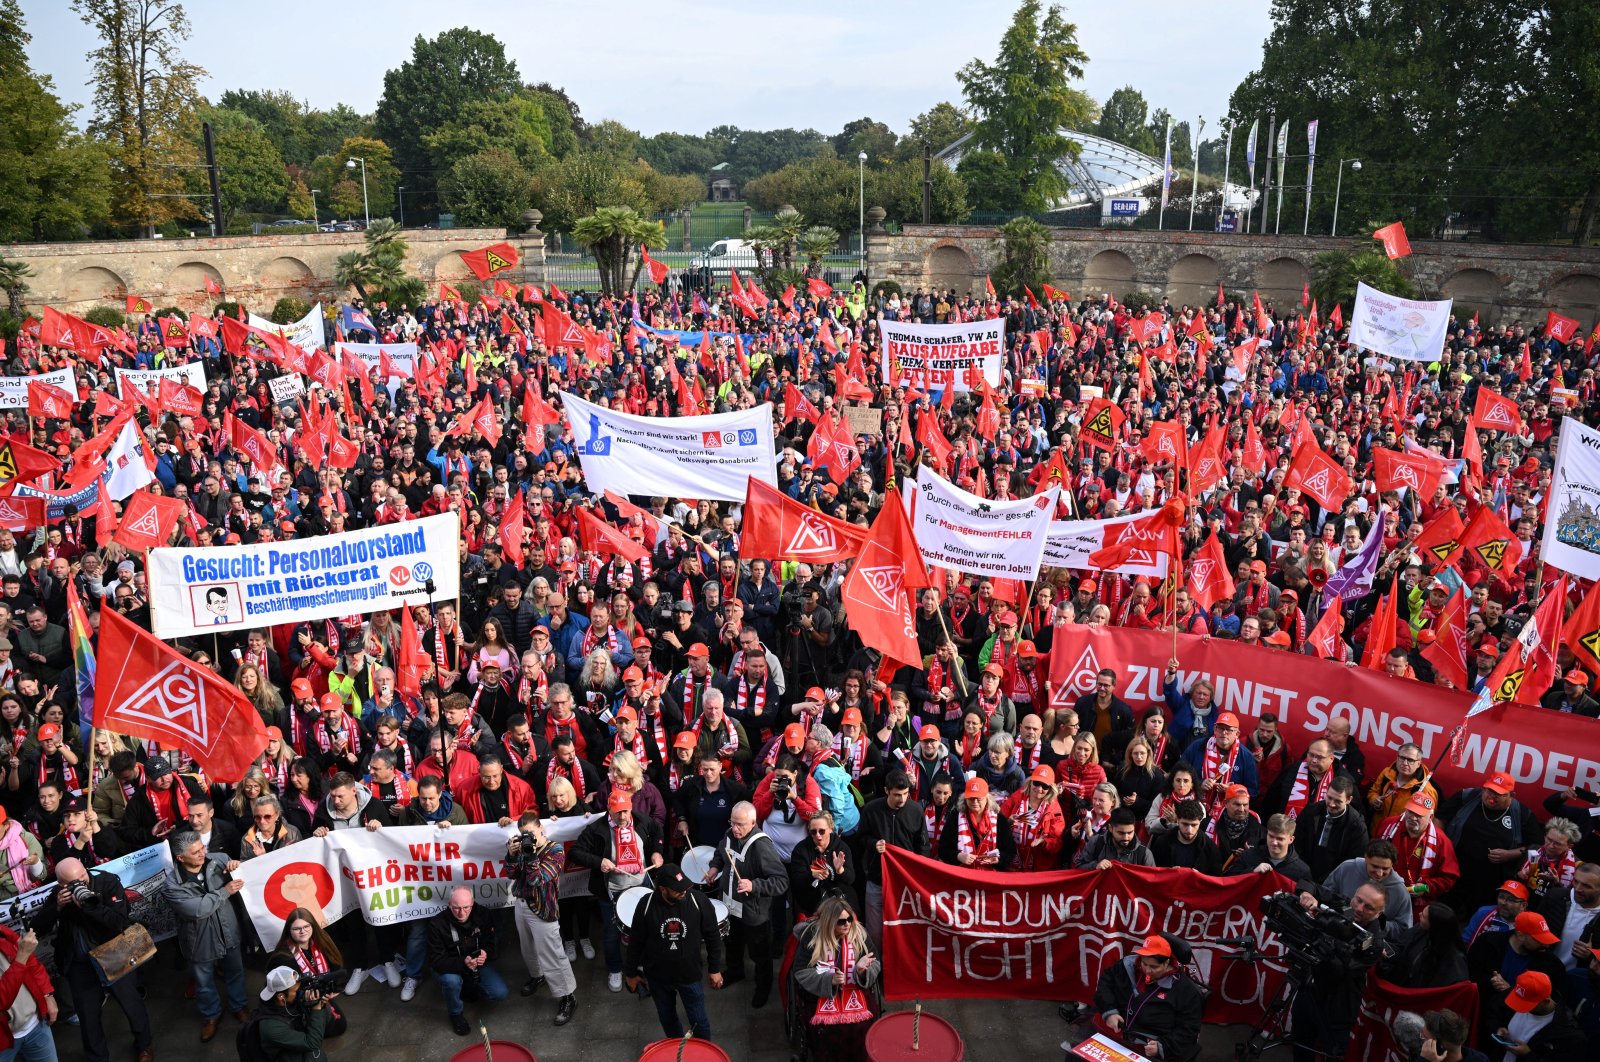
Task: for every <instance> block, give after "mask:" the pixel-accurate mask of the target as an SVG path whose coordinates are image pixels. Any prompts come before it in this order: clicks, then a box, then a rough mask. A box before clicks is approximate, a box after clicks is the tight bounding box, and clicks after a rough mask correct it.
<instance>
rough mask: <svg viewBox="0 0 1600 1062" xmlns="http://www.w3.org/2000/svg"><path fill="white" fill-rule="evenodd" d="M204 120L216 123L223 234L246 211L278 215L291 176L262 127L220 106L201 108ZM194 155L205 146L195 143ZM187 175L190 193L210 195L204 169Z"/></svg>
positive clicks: (252, 119) (213, 128)
mask: <svg viewBox="0 0 1600 1062" xmlns="http://www.w3.org/2000/svg"><path fill="white" fill-rule="evenodd" d="M199 118H200V120H201V121H207V122H210V123H211V131H212V133H213V135H214V136H215V138H216V151H217V169H218V171H219V172H218V178H217V184H218V189H219V191H220V192H221V193H222V224H221V226H220V227H219V230H218V231H220V232H227V231H228V226H229V224H230V223H231V222H232V221H233V219H234V217H235V216H236V215H237V214H239V213H240V212H241V211H253V212H258V213H264V212H268V211H273V210H276V209H277V208H278V206H279V205H280V204H281V203H282V202H283V200H284V197H285V195H287V194H288V191H289V184H290V182H289V171H288V170H286V169H284V166H283V156H282V155H280V154H278V148H277V145H276V144H274V143H273V141H272V137H270V136H268V135H267V131H266V129H265V128H264V127H263V126H262V125H261V123H260V122H258V121H256V120H255V119H254V118H251V117H250V116H249V115H247V114H244V113H243V112H240V111H235V110H229V109H226V108H221V107H206V108H202V109H201V111H200V114H199ZM195 150H196V151H199V150H202V148H201V145H200V144H198V143H196V144H195ZM185 172H186V173H187V175H188V182H187V186H188V189H189V191H190V193H191V194H194V195H199V196H204V195H205V194H207V193H208V192H209V190H210V189H209V185H208V184H207V179H206V172H205V171H204V170H188V171H185ZM308 213H309V211H308Z"/></svg>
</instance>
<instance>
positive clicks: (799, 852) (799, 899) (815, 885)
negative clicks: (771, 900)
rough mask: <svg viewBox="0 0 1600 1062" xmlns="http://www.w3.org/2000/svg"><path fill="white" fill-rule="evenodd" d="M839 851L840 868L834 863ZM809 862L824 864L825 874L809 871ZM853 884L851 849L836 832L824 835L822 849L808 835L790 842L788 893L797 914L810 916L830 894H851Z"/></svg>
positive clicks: (854, 860)
mask: <svg viewBox="0 0 1600 1062" xmlns="http://www.w3.org/2000/svg"><path fill="white" fill-rule="evenodd" d="M841 855H842V856H844V870H842V871H841V870H838V869H837V868H836V867H835V865H834V864H835V861H836V859H837V857H838V856H841ZM873 855H874V856H876V855H877V853H876V852H874V853H873ZM819 860H820V861H821V862H820V863H819V862H818V861H819ZM813 864H817V865H818V866H819V867H825V869H826V874H825V875H824V876H823V877H820V878H819V877H817V876H816V875H815V874H813V873H812V872H811V867H812V865H813ZM855 886H856V857H855V853H854V852H852V851H851V850H850V846H849V845H847V844H845V843H844V839H843V838H841V837H840V836H839V835H838V834H834V835H833V836H832V837H830V838H829V839H828V848H827V850H826V851H823V850H821V849H819V848H818V847H817V844H816V841H814V840H813V839H812V838H810V837H807V838H806V839H805V840H804V841H801V842H800V843H799V844H797V845H795V846H794V851H793V852H792V853H790V855H789V895H790V897H792V898H793V900H794V907H795V910H796V911H797V912H799V913H800V914H803V915H805V916H806V917H807V918H809V917H811V916H812V915H814V914H816V913H817V908H818V907H820V906H821V905H822V901H823V900H824V899H826V898H827V897H829V896H832V895H834V894H843V895H846V896H850V895H853V894H854V893H855Z"/></svg>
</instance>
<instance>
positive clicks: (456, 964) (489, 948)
mask: <svg viewBox="0 0 1600 1062" xmlns="http://www.w3.org/2000/svg"><path fill="white" fill-rule="evenodd" d="M445 904H446V906H445V909H444V910H442V911H440V912H439V913H438V914H436V915H434V916H433V918H432V920H431V921H429V922H428V968H429V969H431V970H432V971H433V976H434V978H435V980H437V981H438V982H439V994H440V995H442V996H444V1005H445V1010H446V1011H447V1012H448V1013H449V1016H450V1027H451V1028H452V1029H454V1030H455V1032H456V1035H457V1036H465V1035H466V1034H467V1032H468V1031H469V1030H470V1029H471V1026H470V1025H468V1024H467V1016H466V1007H465V1006H464V1005H463V1003H462V1001H463V1000H467V999H474V1000H476V999H482V1000H486V1001H488V1002H490V1003H498V1002H499V1001H500V1000H502V999H504V998H506V983H505V982H504V981H503V980H501V979H500V974H499V973H498V972H496V970H495V968H494V966H493V965H492V964H493V961H494V953H495V939H494V937H495V933H494V912H493V911H489V910H486V909H484V908H482V907H479V906H478V905H477V904H475V903H474V902H473V901H472V890H471V889H469V888H467V887H466V886H465V885H458V886H456V887H455V888H453V889H451V890H450V893H449V895H448V896H447V897H446V898H445Z"/></svg>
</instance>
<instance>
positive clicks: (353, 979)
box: [344, 970, 367, 996]
mask: <svg viewBox="0 0 1600 1062" xmlns="http://www.w3.org/2000/svg"><path fill="white" fill-rule="evenodd" d="M366 980H367V971H365V970H356V971H353V972H352V973H351V974H350V980H348V981H346V982H345V983H344V994H345V995H347V996H353V995H355V994H356V993H357V992H359V991H361V986H362V985H363V984H364V983H366Z"/></svg>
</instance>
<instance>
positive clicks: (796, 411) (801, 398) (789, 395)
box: [783, 383, 822, 424]
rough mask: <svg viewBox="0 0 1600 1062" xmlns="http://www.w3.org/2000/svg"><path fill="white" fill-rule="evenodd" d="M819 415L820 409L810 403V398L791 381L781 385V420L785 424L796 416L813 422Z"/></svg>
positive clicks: (820, 414)
mask: <svg viewBox="0 0 1600 1062" xmlns="http://www.w3.org/2000/svg"><path fill="white" fill-rule="evenodd" d="M821 417H822V413H821V411H820V410H818V409H817V407H816V406H814V405H812V403H811V399H809V398H807V397H806V395H805V392H804V391H802V390H800V388H798V387H796V386H795V385H794V384H792V383H791V384H784V385H783V422H784V423H785V424H787V423H789V422H790V421H791V420H794V419H796V418H799V419H801V420H804V421H806V422H807V423H810V424H815V423H816V422H817V421H818V420H819V419H820V418H821Z"/></svg>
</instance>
